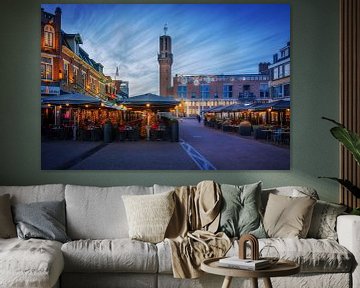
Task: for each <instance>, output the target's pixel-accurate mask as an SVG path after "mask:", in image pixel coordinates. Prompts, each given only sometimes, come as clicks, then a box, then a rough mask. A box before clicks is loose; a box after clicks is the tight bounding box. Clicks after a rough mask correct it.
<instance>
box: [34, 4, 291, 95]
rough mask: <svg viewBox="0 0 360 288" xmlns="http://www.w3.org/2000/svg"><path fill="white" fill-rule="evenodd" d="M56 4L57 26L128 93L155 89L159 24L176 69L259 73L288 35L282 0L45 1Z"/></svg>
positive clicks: (47, 8)
mask: <svg viewBox="0 0 360 288" xmlns="http://www.w3.org/2000/svg"><path fill="white" fill-rule="evenodd" d="M41 7H42V8H44V9H45V11H47V12H50V13H54V11H55V8H56V7H60V8H61V9H62V29H63V30H64V31H65V32H66V33H79V34H80V35H81V37H82V39H83V42H84V44H83V45H82V48H83V49H84V50H85V51H86V52H88V53H89V55H90V57H91V58H93V59H94V60H95V61H97V62H100V63H102V64H103V65H104V73H105V74H106V75H110V76H112V77H114V75H115V71H116V66H118V67H119V74H120V76H119V77H118V78H117V79H119V78H120V79H123V80H127V81H129V83H130V95H131V96H135V95H139V94H144V93H155V94H158V92H159V84H158V83H159V75H158V74H159V72H158V71H159V69H158V62H157V53H158V52H159V36H161V35H163V33H164V30H163V27H164V24H165V23H166V24H167V26H168V32H167V34H168V35H170V36H171V37H172V45H173V54H174V64H173V66H172V72H173V76H174V75H175V74H239V73H257V70H258V63H259V62H264V61H269V62H271V60H272V55H273V54H274V53H276V52H278V50H279V49H280V48H281V47H283V46H284V45H285V44H286V42H287V41H289V40H290V6H289V5H287V4H44V5H41Z"/></svg>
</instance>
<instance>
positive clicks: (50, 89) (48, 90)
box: [41, 86, 60, 95]
mask: <svg viewBox="0 0 360 288" xmlns="http://www.w3.org/2000/svg"><path fill="white" fill-rule="evenodd" d="M41 94H55V95H60V87H56V86H41Z"/></svg>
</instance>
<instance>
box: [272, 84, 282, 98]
mask: <svg viewBox="0 0 360 288" xmlns="http://www.w3.org/2000/svg"><path fill="white" fill-rule="evenodd" d="M271 95H272V98H282V97H283V92H282V86H281V85H280V86H276V87H272V88H271Z"/></svg>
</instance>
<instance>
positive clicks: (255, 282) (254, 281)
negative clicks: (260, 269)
mask: <svg viewBox="0 0 360 288" xmlns="http://www.w3.org/2000/svg"><path fill="white" fill-rule="evenodd" d="M251 283H252V287H253V288H258V279H257V278H251Z"/></svg>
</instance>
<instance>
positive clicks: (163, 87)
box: [158, 24, 173, 96]
mask: <svg viewBox="0 0 360 288" xmlns="http://www.w3.org/2000/svg"><path fill="white" fill-rule="evenodd" d="M167 30H168V27H167V24H165V25H164V33H165V34H164V35H162V36H160V39H159V40H160V41H159V48H160V49H159V50H160V51H159V54H158V62H159V68H160V69H159V73H160V75H159V76H160V83H159V84H160V85H159V86H160V87H159V88H160V89H159V91H160V95H161V96H169V95H171V94H172V92H171V91H172V90H171V89H172V87H171V65H172V63H173V54H172V52H171V37H170V36H169V35H166V33H167Z"/></svg>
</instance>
